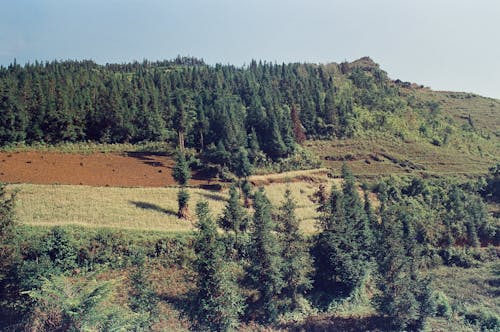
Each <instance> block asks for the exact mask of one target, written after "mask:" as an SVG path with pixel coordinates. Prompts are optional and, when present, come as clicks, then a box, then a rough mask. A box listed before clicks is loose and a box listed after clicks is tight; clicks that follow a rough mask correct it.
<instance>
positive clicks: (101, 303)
mask: <svg viewBox="0 0 500 332" xmlns="http://www.w3.org/2000/svg"><path fill="white" fill-rule="evenodd" d="M114 288H115V282H113V281H104V282H103V281H100V282H97V281H95V280H89V281H87V280H84V281H74V280H72V279H70V278H68V277H65V276H57V275H55V276H53V277H51V278H50V279H43V280H42V285H41V287H40V289H34V290H31V291H28V292H26V293H27V294H28V295H29V297H30V298H32V299H33V301H34V302H35V306H34V307H33V309H32V312H31V317H30V320H29V322H28V326H27V328H28V329H29V330H31V331H46V330H52V331H54V330H64V331H84V330H108V331H109V330H131V329H134V328H136V327H138V326H137V321H139V320H140V319H139V318H140V317H139V316H138V315H136V314H133V313H132V312H130V311H128V310H127V309H125V308H123V307H120V306H118V305H116V304H110V301H111V300H112V298H113V296H114Z"/></svg>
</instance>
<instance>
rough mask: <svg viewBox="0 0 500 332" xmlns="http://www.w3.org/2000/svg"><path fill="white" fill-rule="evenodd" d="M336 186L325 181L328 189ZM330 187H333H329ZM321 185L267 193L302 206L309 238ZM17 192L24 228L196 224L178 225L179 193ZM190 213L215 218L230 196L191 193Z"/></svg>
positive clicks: (170, 228) (177, 228)
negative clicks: (199, 208)
mask: <svg viewBox="0 0 500 332" xmlns="http://www.w3.org/2000/svg"><path fill="white" fill-rule="evenodd" d="M332 181H338V180H331V179H328V180H327V179H325V181H324V182H325V185H326V186H327V188H328V187H329V186H330V185H331V182H332ZM326 182H329V183H326ZM318 186H319V184H318V183H310V182H292V183H273V184H270V185H267V186H266V187H265V191H266V193H267V195H268V197H269V199H270V200H271V202H272V203H273V204H274V205H277V204H280V202H281V201H282V200H283V194H284V192H285V190H286V188H287V187H289V188H290V189H291V191H292V193H293V197H294V198H295V200H296V202H297V210H296V214H297V217H298V218H299V220H300V221H301V228H302V230H303V231H304V233H307V234H311V233H314V232H315V230H316V229H315V218H316V217H317V213H316V206H315V204H314V203H312V202H311V201H310V199H309V198H308V197H310V196H311V195H312V194H313V193H314V192H315V191H316V190H317V188H318ZM7 188H8V190H9V191H17V192H18V194H17V200H16V216H17V218H18V220H19V221H20V222H21V223H23V224H28V225H33V226H44V227H47V226H55V225H79V226H84V227H92V228H96V227H97V228H100V227H111V228H116V229H124V230H125V229H130V230H144V231H162V232H189V231H191V230H192V229H193V228H194V222H189V221H185V220H179V219H178V218H177V216H176V212H177V191H178V189H177V188H173V187H169V188H120V187H90V186H75V185H34V184H11V185H8V186H7ZM188 191H189V193H190V194H191V199H190V204H189V205H190V211H191V213H192V214H193V215H194V207H195V205H196V202H198V201H199V200H202V199H205V200H207V201H208V202H209V206H210V208H211V210H212V214H213V215H214V216H218V215H220V214H221V213H222V210H223V208H224V205H225V203H226V200H227V190H225V191H223V192H221V193H219V192H213V191H208V190H203V189H198V188H189V189H188Z"/></svg>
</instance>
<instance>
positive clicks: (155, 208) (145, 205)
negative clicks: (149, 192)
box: [130, 201, 177, 216]
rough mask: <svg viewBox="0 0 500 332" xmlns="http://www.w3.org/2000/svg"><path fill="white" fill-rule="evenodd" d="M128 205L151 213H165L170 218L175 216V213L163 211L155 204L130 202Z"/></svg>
mask: <svg viewBox="0 0 500 332" xmlns="http://www.w3.org/2000/svg"><path fill="white" fill-rule="evenodd" d="M130 204H132V205H135V207H138V208H139V209H144V210H152V211H157V212H161V213H165V214H168V215H171V216H177V212H175V211H172V210H168V209H164V208H162V207H161V206H158V205H156V204H151V203H148V202H138V201H130Z"/></svg>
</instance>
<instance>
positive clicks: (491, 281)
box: [429, 260, 500, 331]
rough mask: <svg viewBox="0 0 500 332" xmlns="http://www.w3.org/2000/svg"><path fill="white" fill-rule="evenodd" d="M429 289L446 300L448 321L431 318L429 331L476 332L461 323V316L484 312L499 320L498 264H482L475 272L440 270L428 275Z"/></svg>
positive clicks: (499, 278)
mask: <svg viewBox="0 0 500 332" xmlns="http://www.w3.org/2000/svg"><path fill="white" fill-rule="evenodd" d="M431 275H432V276H433V286H434V288H435V289H436V290H440V291H442V292H443V293H444V294H446V296H447V297H448V298H449V300H450V304H451V306H452V308H453V315H452V317H451V319H450V320H445V319H442V318H441V319H437V318H432V319H430V321H429V325H430V328H431V329H432V331H477V330H478V327H477V326H471V325H470V324H467V323H466V322H464V320H463V314H464V312H469V311H475V310H481V311H484V310H487V311H490V312H493V313H495V314H496V315H498V316H500V262H499V261H498V260H497V261H495V262H490V263H485V264H483V265H481V266H480V267H477V268H469V269H464V268H459V267H445V266H441V267H438V268H436V269H434V270H432V271H431Z"/></svg>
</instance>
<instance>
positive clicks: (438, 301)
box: [432, 291, 453, 319]
mask: <svg viewBox="0 0 500 332" xmlns="http://www.w3.org/2000/svg"><path fill="white" fill-rule="evenodd" d="M432 297H433V302H434V304H435V305H436V316H438V317H444V318H447V319H449V318H451V315H452V311H453V310H452V308H451V305H450V300H449V299H448V297H447V296H446V294H444V293H443V292H441V291H438V292H435V293H434V294H433V295H432Z"/></svg>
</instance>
